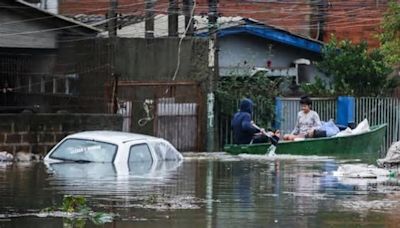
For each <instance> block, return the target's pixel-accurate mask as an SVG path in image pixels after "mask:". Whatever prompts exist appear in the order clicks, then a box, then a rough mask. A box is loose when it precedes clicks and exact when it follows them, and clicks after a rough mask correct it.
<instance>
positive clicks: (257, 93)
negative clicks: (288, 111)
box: [215, 75, 281, 127]
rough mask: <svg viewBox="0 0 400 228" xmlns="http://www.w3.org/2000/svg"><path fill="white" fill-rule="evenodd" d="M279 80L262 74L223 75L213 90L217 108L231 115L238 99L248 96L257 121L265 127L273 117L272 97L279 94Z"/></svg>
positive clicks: (234, 110)
mask: <svg viewBox="0 0 400 228" xmlns="http://www.w3.org/2000/svg"><path fill="white" fill-rule="evenodd" d="M280 82H281V80H271V79H269V78H268V77H265V76H263V75H254V76H243V77H239V76H231V77H224V78H222V79H220V80H219V81H218V83H217V88H216V90H215V94H216V99H217V102H218V105H219V110H220V112H221V113H222V114H224V115H232V114H233V113H234V112H236V111H237V110H238V101H239V100H240V99H242V98H245V97H247V98H250V99H252V100H253V101H254V103H255V107H254V111H255V113H256V116H255V119H256V121H257V123H258V124H259V125H260V126H264V127H267V126H269V125H270V123H271V121H272V120H273V117H274V98H275V97H276V96H277V95H278V94H279V84H280Z"/></svg>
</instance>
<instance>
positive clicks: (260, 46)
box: [219, 34, 318, 81]
mask: <svg viewBox="0 0 400 228" xmlns="http://www.w3.org/2000/svg"><path fill="white" fill-rule="evenodd" d="M219 47H220V52H219V65H220V75H221V76H229V75H232V73H236V72H239V73H244V72H245V71H246V69H251V68H253V67H266V66H267V65H266V64H267V61H268V60H271V63H272V65H271V66H272V68H289V67H291V66H294V65H293V62H294V61H295V60H296V59H300V58H306V59H309V60H311V61H313V60H317V58H318V55H317V54H314V53H312V52H308V51H304V50H302V49H300V48H295V47H292V46H288V45H283V44H280V43H277V42H273V41H267V40H265V39H262V38H259V37H256V36H252V35H247V34H238V35H231V36H226V37H223V38H221V39H220V40H219ZM307 68H308V69H307V70H306V71H304V72H305V74H313V75H304V76H302V78H304V79H305V80H306V81H308V80H309V79H311V78H312V76H314V74H315V66H309V67H307ZM310 68H311V69H310ZM239 69H241V70H239Z"/></svg>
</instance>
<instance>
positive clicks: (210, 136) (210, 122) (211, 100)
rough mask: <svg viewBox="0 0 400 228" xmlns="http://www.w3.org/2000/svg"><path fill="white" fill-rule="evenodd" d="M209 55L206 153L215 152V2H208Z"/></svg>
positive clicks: (216, 72) (211, 0) (216, 41)
mask: <svg viewBox="0 0 400 228" xmlns="http://www.w3.org/2000/svg"><path fill="white" fill-rule="evenodd" d="M208 9H209V13H208V25H209V30H208V32H209V43H208V44H209V45H208V47H209V54H208V67H209V68H210V71H211V72H210V74H209V76H208V83H207V84H208V85H207V151H209V152H211V151H214V150H215V116H214V104H215V97H214V82H215V80H217V79H218V77H219V69H218V48H217V47H218V39H217V38H218V37H217V18H218V10H217V0H208Z"/></svg>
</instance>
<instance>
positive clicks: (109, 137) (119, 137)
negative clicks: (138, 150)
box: [67, 131, 160, 144]
mask: <svg viewBox="0 0 400 228" xmlns="http://www.w3.org/2000/svg"><path fill="white" fill-rule="evenodd" d="M67 138H81V139H89V140H98V141H103V142H109V143H115V144H120V143H124V142H127V141H135V140H160V138H156V137H153V136H149V135H142V134H136V133H129V132H121V131H83V132H79V133H75V134H72V135H68V136H67Z"/></svg>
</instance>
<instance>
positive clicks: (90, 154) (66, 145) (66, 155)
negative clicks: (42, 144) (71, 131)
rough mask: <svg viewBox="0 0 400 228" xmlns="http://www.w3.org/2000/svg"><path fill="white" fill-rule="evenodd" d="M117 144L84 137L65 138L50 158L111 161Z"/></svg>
mask: <svg viewBox="0 0 400 228" xmlns="http://www.w3.org/2000/svg"><path fill="white" fill-rule="evenodd" d="M117 148H118V146H117V145H114V144H111V143H105V142H99V141H93V140H85V139H67V140H65V141H64V142H63V143H62V144H61V145H59V146H58V147H57V148H56V149H55V150H54V151H53V153H52V154H51V155H50V158H53V159H58V160H66V161H83V162H113V160H114V157H115V155H116V153H117Z"/></svg>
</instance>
